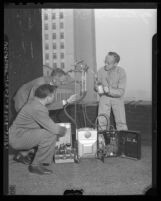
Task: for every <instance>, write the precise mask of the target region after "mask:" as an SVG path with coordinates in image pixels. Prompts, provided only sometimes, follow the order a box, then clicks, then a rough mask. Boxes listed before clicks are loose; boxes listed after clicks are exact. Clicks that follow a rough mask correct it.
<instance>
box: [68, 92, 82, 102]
mask: <svg viewBox="0 0 161 201" xmlns="http://www.w3.org/2000/svg"><path fill="white" fill-rule="evenodd" d="M79 97H80V96H79V95H78V94H74V95H71V96H70V97H69V98H68V99H67V102H68V103H73V102H75V101H77V100H79Z"/></svg>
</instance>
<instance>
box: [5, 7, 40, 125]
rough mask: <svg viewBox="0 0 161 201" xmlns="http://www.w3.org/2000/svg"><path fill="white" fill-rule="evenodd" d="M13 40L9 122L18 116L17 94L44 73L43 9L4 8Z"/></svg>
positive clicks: (10, 57)
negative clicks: (16, 111) (19, 89)
mask: <svg viewBox="0 0 161 201" xmlns="http://www.w3.org/2000/svg"><path fill="white" fill-rule="evenodd" d="M4 34H5V35H7V36H8V40H9V60H8V61H9V124H11V122H12V120H13V119H14V118H15V115H16V113H15V111H14V106H13V96H14V94H15V93H16V91H17V89H18V88H19V87H20V86H21V85H22V84H24V83H26V82H29V81H30V80H33V79H35V78H37V77H40V76H42V75H43V68H42V25H41V10H40V9H28V8H27V9H22V8H21V9H15V8H5V9H4Z"/></svg>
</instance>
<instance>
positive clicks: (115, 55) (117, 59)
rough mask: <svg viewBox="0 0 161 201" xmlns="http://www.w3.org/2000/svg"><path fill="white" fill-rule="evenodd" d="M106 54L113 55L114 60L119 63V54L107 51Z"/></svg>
mask: <svg viewBox="0 0 161 201" xmlns="http://www.w3.org/2000/svg"><path fill="white" fill-rule="evenodd" d="M108 55H110V56H113V57H115V62H116V63H119V61H120V56H119V55H118V54H117V53H116V52H108Z"/></svg>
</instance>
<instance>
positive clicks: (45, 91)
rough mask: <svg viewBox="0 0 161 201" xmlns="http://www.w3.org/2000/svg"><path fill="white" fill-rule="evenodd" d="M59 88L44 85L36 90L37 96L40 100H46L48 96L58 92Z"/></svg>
mask: <svg viewBox="0 0 161 201" xmlns="http://www.w3.org/2000/svg"><path fill="white" fill-rule="evenodd" d="M56 88H57V86H55V85H50V84H43V85H40V86H39V87H38V88H37V89H36V90H35V96H36V97H38V98H46V97H47V96H48V95H50V94H52V93H54V91H55V90H56Z"/></svg>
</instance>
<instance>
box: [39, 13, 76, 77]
mask: <svg viewBox="0 0 161 201" xmlns="http://www.w3.org/2000/svg"><path fill="white" fill-rule="evenodd" d="M73 38H74V36H73V9H42V39H43V40H42V43H43V44H42V47H43V65H44V66H45V67H44V68H43V74H44V75H49V74H50V72H51V71H52V69H54V68H57V67H58V68H61V69H63V70H64V71H67V70H69V69H70V68H71V65H72V64H73V63H74V41H73ZM48 67H49V68H48Z"/></svg>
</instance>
